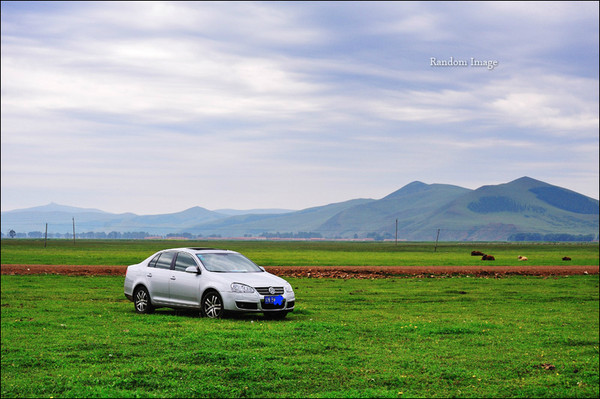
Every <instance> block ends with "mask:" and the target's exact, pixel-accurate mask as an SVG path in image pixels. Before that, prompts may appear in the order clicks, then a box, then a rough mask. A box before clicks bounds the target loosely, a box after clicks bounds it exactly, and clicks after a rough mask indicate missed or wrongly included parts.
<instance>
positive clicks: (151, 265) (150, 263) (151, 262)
mask: <svg viewBox="0 0 600 399" xmlns="http://www.w3.org/2000/svg"><path fill="white" fill-rule="evenodd" d="M158 258H160V254H158V255H156V256H155V257H154V258H152V260H151V261H150V262H148V267H156V262H157V261H158Z"/></svg>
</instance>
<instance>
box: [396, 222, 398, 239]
mask: <svg viewBox="0 0 600 399" xmlns="http://www.w3.org/2000/svg"><path fill="white" fill-rule="evenodd" d="M396 245H398V219H396Z"/></svg>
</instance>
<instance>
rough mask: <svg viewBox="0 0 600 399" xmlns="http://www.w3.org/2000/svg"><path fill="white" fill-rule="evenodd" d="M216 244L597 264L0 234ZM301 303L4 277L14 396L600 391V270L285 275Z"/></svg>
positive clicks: (561, 248)
mask: <svg viewBox="0 0 600 399" xmlns="http://www.w3.org/2000/svg"><path fill="white" fill-rule="evenodd" d="M179 246H211V247H212V246H216V247H221V248H229V249H234V250H237V251H240V252H242V253H244V254H245V255H247V256H248V257H250V258H251V259H253V260H254V261H255V262H257V263H258V264H261V265H265V266H270V265H281V266H286V265H287V266H294V265H373V266H379V265H381V266H385V265H389V266H393V265H415V266H419V265H439V266H447V265H471V264H472V265H479V264H481V261H480V260H479V258H477V257H471V256H470V251H471V250H481V251H483V252H486V253H491V254H493V255H494V256H495V257H496V259H497V261H496V263H495V264H496V265H517V264H520V262H518V261H517V260H516V257H517V256H518V255H525V256H527V257H528V258H529V259H530V260H529V263H528V264H530V265H554V264H560V263H561V262H560V258H562V256H565V255H567V256H571V257H572V259H573V261H572V262H571V263H570V264H576V265H597V264H598V244H597V243H593V244H564V243H561V244H527V243H519V244H513V243H511V244H507V243H440V244H439V245H438V248H437V250H436V251H435V252H434V244H433V243H398V245H395V244H394V243H336V242H239V241H229V242H190V241H182V242H173V241H96V240H87V241H83V240H81V241H77V242H76V243H75V244H73V242H72V241H68V240H53V241H49V242H48V243H47V247H44V242H43V241H40V240H37V241H36V240H2V264H16V263H26V264H56V265H57V264H71V265H95V264H97V265H128V264H133V263H137V262H139V261H140V260H142V259H144V258H146V257H147V256H149V255H151V254H152V253H154V252H155V251H157V250H160V249H165V248H172V247H179ZM288 280H289V281H290V282H291V283H292V285H293V286H294V289H295V291H296V296H297V305H296V311H295V312H293V313H291V314H290V315H288V318H287V319H285V320H283V321H268V320H265V319H263V317H262V316H260V315H243V316H237V317H231V318H227V319H223V320H212V319H203V318H199V317H197V315H196V314H194V313H190V312H182V311H175V310H170V309H159V310H158V311H157V312H156V313H155V314H153V315H138V314H136V313H135V312H134V310H133V304H131V303H130V302H128V301H127V300H126V299H125V297H124V295H123V277H114V276H110V277H109V276H95V277H73V276H58V275H33V276H8V275H3V276H2V295H1V306H2V326H1V327H2V388H1V389H2V397H3V398H12V397H46V398H51V397H52V398H57V397H172V398H175V397H235V398H243V397H257V398H258V397H369V398H370V397H386V398H387V397H389V398H398V397H549V398H554V397H586V398H592V397H594V398H595V397H598V394H599V388H598V387H599V369H598V361H599V356H598V354H599V334H598V331H599V314H598V305H599V304H598V283H599V277H598V275H589V276H583V275H580V276H570V277H560V278H556V277H549V278H542V277H523V276H520V277H517V276H515V277H509V278H499V279H493V278H490V279H487V278H469V277H453V278H428V279H418V278H416V279H402V278H389V279H376V280H352V279H350V280H341V279H310V278H288Z"/></svg>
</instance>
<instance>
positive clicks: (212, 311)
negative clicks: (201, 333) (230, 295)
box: [202, 291, 225, 319]
mask: <svg viewBox="0 0 600 399" xmlns="http://www.w3.org/2000/svg"><path fill="white" fill-rule="evenodd" d="M224 313H225V309H224V307H223V300H222V299H221V296H220V295H219V294H218V293H217V292H216V291H210V292H207V293H206V294H204V295H203V296H202V316H204V317H209V318H211V319H219V318H221V317H223V314H224Z"/></svg>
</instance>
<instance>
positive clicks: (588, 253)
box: [1, 239, 599, 266]
mask: <svg viewBox="0 0 600 399" xmlns="http://www.w3.org/2000/svg"><path fill="white" fill-rule="evenodd" d="M1 245H2V264H48V265H130V264H134V263H138V262H140V261H142V260H143V259H145V258H147V257H148V256H150V255H152V254H153V253H154V252H156V251H159V250H161V249H166V248H176V247H184V246H200V247H215V246H216V247H218V248H225V249H232V250H235V251H240V252H241V253H243V254H244V255H246V256H248V257H249V258H250V259H252V260H253V261H254V262H256V263H257V264H259V265H261V266H340V265H347V266H465V265H467V266H468V265H481V264H482V261H481V258H480V257H474V256H470V254H471V251H472V250H479V251H482V252H485V253H488V254H492V255H494V256H495V258H496V261H495V262H494V263H493V264H494V265H497V266H501V265H502V266H510V265H520V266H522V265H523V264H522V262H519V261H518V260H517V257H518V256H519V255H523V256H527V257H528V258H529V260H528V262H527V264H528V265H539V266H545V265H559V264H565V263H564V262H563V261H562V260H561V259H562V257H563V256H569V257H571V258H572V261H571V262H569V263H568V264H571V265H585V266H590V265H598V262H599V251H598V249H599V246H598V243H503V242H493V243H489V242H469V243H464V242H460V243H439V244H438V246H437V249H436V248H435V244H434V243H427V242H425V243H424V242H399V243H398V245H395V243H393V242H362V243H361V242H359V243H356V242H334V241H325V242H303V241H300V242H292V241H217V242H214V241H167V240H162V241H150V240H78V241H76V243H75V244H74V243H73V241H70V240H49V241H48V243H47V246H46V247H44V241H43V240H11V239H4V240H2V241H1ZM486 264H487V263H486Z"/></svg>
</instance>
